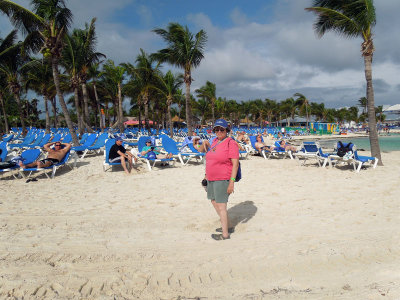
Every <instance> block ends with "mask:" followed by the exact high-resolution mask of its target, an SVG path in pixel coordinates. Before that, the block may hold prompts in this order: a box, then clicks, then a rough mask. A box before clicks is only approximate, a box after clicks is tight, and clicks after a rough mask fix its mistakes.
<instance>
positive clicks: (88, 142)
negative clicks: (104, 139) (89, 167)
mask: <svg viewBox="0 0 400 300" xmlns="http://www.w3.org/2000/svg"><path fill="white" fill-rule="evenodd" d="M96 138H97V134H96V133H91V134H90V135H89V136H88V137H87V138H86V140H85V143H83V144H82V145H80V146H75V147H72V148H71V150H72V151H74V152H75V154H74V155H76V156H78V154H77V152H80V151H82V152H84V151H85V150H86V149H88V148H89V147H90V146H92V145H93V144H94V142H95V141H96ZM82 156H83V155H82ZM82 158H83V157H81V158H80V159H82Z"/></svg>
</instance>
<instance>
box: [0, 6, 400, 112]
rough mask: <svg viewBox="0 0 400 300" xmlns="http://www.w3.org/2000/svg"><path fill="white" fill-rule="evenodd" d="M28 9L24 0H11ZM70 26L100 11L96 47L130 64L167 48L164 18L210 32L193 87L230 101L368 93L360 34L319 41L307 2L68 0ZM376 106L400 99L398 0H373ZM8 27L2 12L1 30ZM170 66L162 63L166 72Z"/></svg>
mask: <svg viewBox="0 0 400 300" xmlns="http://www.w3.org/2000/svg"><path fill="white" fill-rule="evenodd" d="M15 2H16V3H18V4H21V5H23V6H25V7H29V1H26V0H16V1H15ZM66 3H67V6H68V7H69V8H70V9H71V10H72V12H73V14H74V27H81V28H82V27H83V26H84V23H85V22H89V21H90V20H91V19H92V18H93V17H97V23H96V28H97V34H98V50H99V51H100V52H102V53H104V54H106V55H107V58H109V59H113V60H114V61H115V62H116V63H120V62H131V63H133V62H134V60H135V57H136V56H137V54H138V52H139V49H140V48H143V49H144V50H145V51H146V52H148V53H152V52H155V51H157V50H159V49H161V48H163V47H164V46H165V44H164V43H163V41H162V39H161V38H160V37H159V36H157V35H156V34H155V33H153V32H152V29H154V28H157V27H161V28H166V26H167V25H168V23H169V22H178V23H180V24H182V25H187V26H188V27H189V29H190V30H191V31H192V32H193V33H196V32H198V31H199V30H201V29H204V30H205V31H206V32H207V35H208V42H207V46H206V49H205V58H204V60H203V61H202V62H201V64H200V66H199V67H198V68H197V69H195V70H194V71H193V77H194V80H195V81H194V82H193V84H192V91H194V89H196V88H198V87H200V86H202V85H204V84H205V82H206V81H207V80H209V81H211V82H214V83H215V84H216V86H217V96H218V97H226V98H227V99H235V100H239V101H240V100H248V99H257V98H260V99H265V98H269V99H275V100H278V101H280V100H284V99H286V98H289V97H292V96H293V94H294V93H296V92H300V93H302V94H304V95H305V96H306V97H307V98H308V99H310V100H311V101H313V102H318V103H321V102H324V103H325V106H326V107H335V108H337V107H342V106H352V105H356V104H357V101H358V99H359V98H361V97H364V96H365V77H364V64H363V59H362V57H361V54H360V45H361V38H356V39H345V38H343V37H340V36H337V35H335V34H334V33H328V34H326V35H325V36H324V37H322V38H321V39H318V38H317V37H316V35H315V33H314V31H313V27H312V24H313V22H314V21H315V18H316V17H315V15H314V14H312V13H310V12H306V11H305V10H304V8H305V7H309V6H311V4H312V1H311V0H251V1H243V0H229V1H228V0H212V1H210V0H202V1H195V0H112V1H110V0H69V1H66ZM375 8H376V15H377V25H376V26H375V28H374V43H375V49H376V52H375V55H374V61H373V79H374V89H375V104H376V106H378V105H389V104H396V103H400V98H399V93H400V38H399V35H398V33H397V31H396V30H397V29H398V28H400V19H399V18H398V17H397V14H398V11H400V1H399V0H376V1H375ZM10 29H11V25H10V23H9V21H8V19H7V18H6V17H5V16H4V15H1V16H0V31H1V32H0V34H1V35H2V36H5V35H6V34H7V33H8V32H9V30H10ZM168 68H169V66H164V71H165V70H167V69H168Z"/></svg>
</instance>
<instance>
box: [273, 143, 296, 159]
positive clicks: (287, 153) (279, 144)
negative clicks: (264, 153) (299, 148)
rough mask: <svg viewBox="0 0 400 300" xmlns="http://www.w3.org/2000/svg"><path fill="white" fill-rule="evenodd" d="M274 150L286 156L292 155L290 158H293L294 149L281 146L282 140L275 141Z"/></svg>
mask: <svg viewBox="0 0 400 300" xmlns="http://www.w3.org/2000/svg"><path fill="white" fill-rule="evenodd" d="M274 151H275V152H276V153H277V154H278V155H280V156H282V157H283V158H285V157H286V156H287V155H288V156H289V157H290V159H293V155H292V151H290V150H289V151H286V150H285V148H283V147H282V146H281V141H275V148H274Z"/></svg>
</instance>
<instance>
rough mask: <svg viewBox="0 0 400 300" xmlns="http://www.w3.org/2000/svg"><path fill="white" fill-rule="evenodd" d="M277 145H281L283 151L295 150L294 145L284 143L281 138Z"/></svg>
mask: <svg viewBox="0 0 400 300" xmlns="http://www.w3.org/2000/svg"><path fill="white" fill-rule="evenodd" d="M279 145H281V147H282V148H283V149H285V151H292V152H297V148H296V146H293V145H291V144H288V143H286V141H285V140H282V141H281V142H280V143H279Z"/></svg>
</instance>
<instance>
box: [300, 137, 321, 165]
mask: <svg viewBox="0 0 400 300" xmlns="http://www.w3.org/2000/svg"><path fill="white" fill-rule="evenodd" d="M320 148H321V147H320V146H319V144H318V143H317V142H302V143H301V146H300V150H299V151H297V152H296V153H295V154H294V156H295V158H296V159H297V160H298V161H299V162H300V161H301V159H302V163H301V165H302V166H304V165H305V164H306V162H307V160H309V159H315V160H316V161H317V163H318V165H319V166H321V164H320V160H319V155H318V153H319V149H320Z"/></svg>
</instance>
